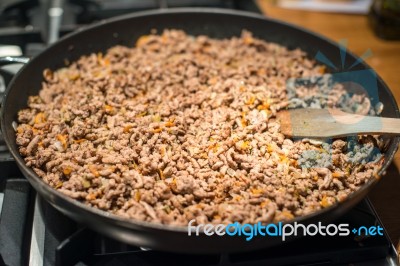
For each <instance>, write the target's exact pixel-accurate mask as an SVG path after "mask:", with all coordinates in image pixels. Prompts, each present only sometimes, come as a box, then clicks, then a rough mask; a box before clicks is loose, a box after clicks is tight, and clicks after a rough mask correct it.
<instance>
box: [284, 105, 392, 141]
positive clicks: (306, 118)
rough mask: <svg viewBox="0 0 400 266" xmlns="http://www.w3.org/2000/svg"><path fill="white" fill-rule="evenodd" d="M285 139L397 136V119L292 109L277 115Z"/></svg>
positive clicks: (332, 110)
mask: <svg viewBox="0 0 400 266" xmlns="http://www.w3.org/2000/svg"><path fill="white" fill-rule="evenodd" d="M277 119H278V120H280V123H281V132H282V134H284V135H285V136H287V137H309V138H333V137H345V136H349V135H364V134H373V135H382V134H390V135H400V119H396V118H385V117H373V116H363V115H357V114H350V113H346V112H342V111H340V110H338V109H309V108H305V109H292V110H284V111H280V112H278V113H277Z"/></svg>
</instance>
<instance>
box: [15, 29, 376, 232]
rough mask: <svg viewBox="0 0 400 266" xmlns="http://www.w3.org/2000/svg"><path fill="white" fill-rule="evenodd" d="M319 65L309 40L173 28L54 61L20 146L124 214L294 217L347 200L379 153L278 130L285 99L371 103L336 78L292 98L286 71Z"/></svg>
mask: <svg viewBox="0 0 400 266" xmlns="http://www.w3.org/2000/svg"><path fill="white" fill-rule="evenodd" d="M323 73H324V68H323V67H322V66H319V65H317V64H315V62H314V61H312V60H310V59H307V57H306V54H305V53H304V52H302V51H301V50H299V49H296V50H292V51H290V50H288V49H286V48H285V47H282V46H280V45H277V44H273V43H267V42H265V41H262V40H259V39H256V38H254V37H252V35H251V34H250V33H249V32H244V33H243V34H242V36H241V37H232V38H230V39H224V40H216V39H211V38H209V37H206V36H198V37H192V36H188V35H186V34H185V33H184V32H182V31H178V30H165V31H164V32H163V33H162V34H161V35H155V34H154V35H148V36H143V37H141V38H140V39H139V40H138V42H137V44H136V46H135V47H123V46H115V47H112V48H110V49H109V50H108V51H107V53H105V54H104V55H103V54H101V53H98V54H91V55H88V56H82V57H81V58H80V59H79V60H78V61H76V62H73V63H72V64H71V65H69V66H68V67H65V68H62V69H58V70H57V71H55V72H52V71H50V70H45V71H44V79H45V81H44V82H43V85H42V89H41V91H40V93H39V95H38V96H31V97H29V102H28V108H27V109H24V110H21V111H20V112H19V116H18V126H17V128H16V131H17V133H16V139H17V144H18V146H19V151H20V153H21V155H22V156H23V157H24V158H25V161H26V164H27V165H28V166H29V167H31V168H33V170H34V171H35V172H36V173H37V174H38V176H40V177H41V178H42V179H43V180H44V181H45V182H46V183H48V184H49V185H50V186H52V187H53V188H55V189H57V190H58V191H60V192H62V193H64V194H66V195H68V196H70V197H72V198H75V199H77V200H79V201H82V202H85V203H86V204H88V205H90V206H93V207H96V208H99V209H102V210H105V211H109V212H111V213H114V214H117V215H120V216H123V217H128V218H131V219H134V220H143V221H150V222H155V223H164V224H174V225H186V224H187V223H188V221H190V220H192V219H196V221H197V222H198V223H204V222H212V223H231V222H236V221H237V222H241V223H257V222H263V223H267V222H275V221H283V220H290V219H292V218H294V217H296V216H302V215H306V214H308V213H312V212H315V211H317V210H319V209H321V208H324V207H327V206H330V205H331V204H333V203H335V202H337V201H342V200H344V199H345V198H346V197H347V196H348V195H349V194H350V193H352V192H353V191H355V190H357V189H358V188H359V187H360V186H362V185H363V184H364V183H365V182H367V181H368V180H369V179H370V178H372V177H373V176H375V175H376V173H377V171H378V169H379V168H380V167H381V164H382V161H383V159H382V158H383V157H382V156H380V155H376V154H375V155H374V153H373V150H376V146H377V140H376V138H374V137H372V136H364V137H361V138H359V139H354V140H350V141H348V140H345V139H337V140H334V141H333V142H331V143H325V142H321V141H317V140H310V139H303V140H297V141H293V140H291V139H287V138H285V137H284V136H283V135H282V134H281V133H280V131H279V125H280V124H279V121H276V120H275V119H274V117H275V114H276V112H277V111H278V110H280V109H283V108H291V107H301V106H303V107H305V106H311V107H315V108H323V107H326V106H329V107H335V106H336V107H344V106H345V105H346V104H348V103H349V102H356V103H357V106H358V107H359V108H358V109H360V110H358V109H357V110H358V111H360V112H364V113H365V112H369V110H370V109H371V106H370V103H369V101H368V100H367V99H365V97H362V96H354V97H353V98H351V97H350V98H349V97H347V96H346V92H345V90H344V88H342V87H341V86H339V85H335V86H334V87H333V89H330V90H329V91H327V92H326V93H323V94H321V93H322V92H323V91H322V92H321V91H320V90H319V89H318V88H319V87H318V82H317V83H315V84H314V86H311V88H306V87H304V86H303V87H302V86H300V87H299V88H296V90H295V92H294V93H293V92H291V93H290V94H291V95H289V93H288V91H289V90H288V87H290V86H288V84H289V83H288V80H289V79H296V78H302V77H310V76H320V77H323V76H325V75H323ZM310 95H311V96H310ZM344 96H346V97H347V98H346V97H344ZM307 97H308V98H307ZM310 97H311V98H312V99H311V98H310ZM307 99H308V100H310V99H311V101H308V100H307ZM343 99H345V102H343V101H344V100H343ZM307 101H308V102H307Z"/></svg>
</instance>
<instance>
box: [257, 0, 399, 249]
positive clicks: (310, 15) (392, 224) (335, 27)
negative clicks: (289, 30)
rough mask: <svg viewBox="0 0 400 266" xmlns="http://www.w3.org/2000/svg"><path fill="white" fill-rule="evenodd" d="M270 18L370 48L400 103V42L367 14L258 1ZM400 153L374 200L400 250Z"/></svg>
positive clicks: (374, 62)
mask: <svg viewBox="0 0 400 266" xmlns="http://www.w3.org/2000/svg"><path fill="white" fill-rule="evenodd" d="M257 3H258V5H259V7H260V8H261V9H262V11H263V12H264V13H265V14H267V15H268V16H269V17H272V18H276V19H280V20H284V21H286V22H289V23H293V24H296V25H299V26H302V27H304V28H307V29H309V30H311V31H314V32H317V33H319V34H322V35H324V36H326V37H328V38H331V39H332V40H334V41H339V40H342V39H347V41H348V49H349V50H350V51H352V52H353V53H355V54H357V55H359V56H361V55H362V54H363V53H364V52H365V51H366V50H367V49H371V50H372V53H373V55H372V56H371V57H369V58H367V59H366V60H365V61H366V62H367V63H368V64H369V65H370V66H371V67H372V68H373V69H374V70H375V71H376V72H377V73H378V74H379V76H381V77H382V79H383V80H384V81H385V82H386V83H387V85H388V86H389V88H390V89H391V90H392V92H393V94H394V95H395V97H396V100H397V103H400V72H399V64H400V41H385V40H382V39H379V38H378V37H376V36H375V35H374V33H373V31H372V30H371V28H370V27H369V25H368V21H367V17H366V16H363V15H347V14H333V13H322V12H310V11H301V10H290V9H283V8H279V7H277V6H275V5H273V1H270V0H258V1H257ZM399 169H400V152H397V154H396V157H395V160H394V164H392V165H391V167H389V169H388V171H387V175H386V176H384V177H383V179H382V180H381V182H379V184H378V185H377V186H376V187H375V188H374V190H373V191H372V192H371V194H370V196H369V197H370V199H371V201H372V203H373V205H374V206H375V208H376V209H377V212H378V214H379V216H380V218H381V219H382V222H383V224H384V226H385V227H386V229H387V231H388V233H389V235H390V237H391V239H392V241H393V243H394V245H396V246H397V249H398V250H400V172H399Z"/></svg>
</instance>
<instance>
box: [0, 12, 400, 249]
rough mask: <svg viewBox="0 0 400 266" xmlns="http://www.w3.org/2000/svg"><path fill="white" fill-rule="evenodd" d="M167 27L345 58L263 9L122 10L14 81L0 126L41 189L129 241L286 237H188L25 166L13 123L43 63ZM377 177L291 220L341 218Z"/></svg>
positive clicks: (225, 243) (169, 243) (391, 108)
mask: <svg viewBox="0 0 400 266" xmlns="http://www.w3.org/2000/svg"><path fill="white" fill-rule="evenodd" d="M165 28H178V29H182V30H185V31H186V32H187V33H189V34H191V35H199V34H203V35H208V36H210V37H212V38H228V37H231V36H238V35H240V33H241V31H242V30H243V29H247V30H249V31H251V32H253V34H254V35H255V36H256V37H258V38H261V39H264V40H266V41H270V42H276V43H279V44H281V45H284V46H286V47H288V48H290V49H293V48H297V47H299V48H301V49H303V50H304V51H306V52H307V53H308V54H309V55H310V57H312V56H314V55H315V54H316V53H317V52H318V51H320V52H322V53H323V54H325V55H326V56H327V57H328V58H329V59H330V60H331V61H332V63H333V64H334V65H336V66H340V65H341V62H340V52H339V47H338V45H337V44H336V43H334V42H332V41H330V40H328V39H326V38H324V37H322V36H319V35H317V34H314V33H311V32H309V31H307V30H304V29H302V28H299V27H296V26H293V25H290V24H287V23H284V22H281V21H277V20H274V19H270V18H266V17H263V16H260V15H255V14H251V13H245V12H238V11H229V10H218V9H193V8H184V9H175V10H173V9H170V10H167V11H164V10H162V11H161V10H158V11H151V12H141V13H135V14H131V15H127V16H121V17H118V18H115V19H111V20H108V21H104V22H100V23H99V24H97V25H94V26H91V27H88V28H86V29H83V30H78V31H76V32H74V33H72V34H70V35H68V36H66V37H64V38H62V39H61V40H59V41H58V42H57V43H55V44H53V45H51V46H50V47H48V48H47V49H46V50H45V51H43V52H42V53H41V54H39V55H38V56H36V57H35V58H33V59H32V60H30V61H29V62H28V63H27V64H26V65H25V66H24V67H23V68H22V70H21V71H19V73H17V74H16V75H15V76H14V78H13V80H12V81H11V82H10V84H9V86H8V88H7V91H6V94H5V97H4V100H3V104H2V107H1V129H2V132H3V135H4V139H5V142H6V144H7V146H8V148H9V150H10V152H11V154H12V156H13V157H14V158H15V161H16V163H17V164H18V167H19V168H20V170H21V171H22V173H23V174H24V175H25V176H26V178H27V179H28V181H29V182H30V183H31V184H32V186H33V187H34V188H35V189H36V191H37V192H38V194H39V195H40V196H42V197H43V198H44V199H46V200H47V201H48V202H49V203H50V204H52V205H53V206H54V207H55V208H57V209H58V210H60V211H61V212H62V213H64V214H66V215H67V216H69V217H71V218H72V219H74V220H76V221H78V222H80V223H83V224H86V225H87V226H89V227H90V228H92V229H94V230H96V231H99V232H101V233H103V234H104V235H107V236H110V237H112V238H115V239H118V240H120V241H124V242H126V243H130V244H134V245H137V246H141V247H147V248H152V249H158V250H164V251H173V252H191V253H215V252H236V251H247V250H254V249H260V248H265V247H270V246H274V245H278V244H280V243H282V241H281V239H280V238H278V237H255V238H253V239H252V240H251V241H246V240H245V238H244V237H231V236H226V235H225V236H223V237H220V236H218V237H213V236H211V237H210V236H206V235H204V234H200V235H199V236H193V235H192V236H188V233H187V228H186V227H174V226H168V225H161V224H153V223H148V222H142V221H135V220H128V219H124V218H121V217H118V216H116V215H113V214H110V213H108V212H105V211H101V210H98V209H95V208H92V207H89V206H87V205H85V204H83V203H81V202H78V201H76V200H74V199H71V198H69V197H68V196H66V195H64V194H62V193H60V192H58V191H56V190H55V189H53V188H51V187H50V186H48V185H47V184H46V183H44V181H42V180H41V179H40V178H39V177H38V176H37V175H36V174H35V173H34V172H33V171H32V170H31V169H30V168H28V167H27V166H26V165H25V162H24V160H23V158H22V157H21V156H20V155H19V153H18V149H17V145H16V143H15V132H14V129H13V127H12V122H13V121H16V120H17V112H18V110H20V109H22V108H26V106H27V99H28V96H30V95H36V94H38V91H39V89H40V88H41V82H42V81H43V76H42V72H43V70H44V69H46V68H50V69H53V70H55V69H57V68H60V67H64V62H65V60H69V61H70V62H71V61H74V60H77V59H78V58H79V57H80V56H82V55H85V54H90V53H93V52H105V51H106V50H107V49H108V48H109V47H111V46H114V45H117V44H120V45H127V46H130V47H132V46H133V45H134V43H135V41H136V40H137V39H138V38H139V37H140V36H141V35H144V34H149V32H150V30H151V29H157V30H158V32H161V31H162V30H163V29H165ZM357 59H358V58H357V57H356V56H354V55H353V54H351V53H348V54H347V57H346V62H345V65H349V64H351V63H353V62H355V61H356V60H357ZM13 60H14V61H18V62H26V60H25V59H24V58H10V57H9V58H3V59H1V60H0V61H1V62H3V63H4V62H9V61H13ZM362 69H369V67H368V66H367V65H366V64H364V63H361V64H359V65H358V66H356V67H355V68H354V70H362ZM377 86H378V90H379V100H380V101H381V102H382V103H383V104H384V106H385V108H384V111H383V113H382V116H386V117H396V118H398V117H399V110H398V107H397V104H396V102H395V100H394V97H393V95H392V93H391V92H390V90H389V89H388V87H387V86H386V85H385V83H384V82H383V81H382V80H381V79H380V78H379V77H377ZM398 143H399V138H391V139H388V143H387V147H388V148H387V149H386V151H385V153H384V155H385V163H384V165H383V168H382V170H381V171H380V172H379V175H380V176H381V175H382V174H383V173H384V171H385V169H386V168H387V167H388V166H389V164H390V163H391V161H392V159H393V156H394V154H395V152H396V150H397V146H398ZM377 182H378V179H372V180H370V181H369V182H368V183H366V184H365V185H363V186H362V187H361V188H360V189H359V190H358V191H356V192H354V193H352V194H351V195H350V196H349V197H348V198H347V199H346V200H345V201H343V202H341V203H337V204H335V205H333V206H331V207H328V208H325V209H322V210H320V211H318V212H315V213H312V214H310V215H307V216H304V217H299V218H296V219H293V220H292V221H290V222H291V223H294V222H298V223H304V224H309V223H317V222H319V221H322V222H323V221H325V222H326V221H330V220H332V219H335V218H337V217H339V216H341V215H342V214H344V213H345V212H346V211H347V210H349V209H350V208H352V207H353V206H354V205H355V204H357V203H358V202H359V201H360V200H362V199H363V198H364V197H365V196H366V195H367V193H368V192H369V191H370V190H371V188H372V187H373V186H374V185H375V184H376V183H377Z"/></svg>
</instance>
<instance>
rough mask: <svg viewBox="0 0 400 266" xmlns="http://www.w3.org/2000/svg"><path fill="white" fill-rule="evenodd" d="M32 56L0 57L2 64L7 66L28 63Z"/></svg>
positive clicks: (0, 63) (0, 64)
mask: <svg viewBox="0 0 400 266" xmlns="http://www.w3.org/2000/svg"><path fill="white" fill-rule="evenodd" d="M29 60H30V58H29V57H25V56H4V57H0V66H6V65H10V64H24V65H25V64H27V63H28V62H29Z"/></svg>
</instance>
